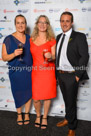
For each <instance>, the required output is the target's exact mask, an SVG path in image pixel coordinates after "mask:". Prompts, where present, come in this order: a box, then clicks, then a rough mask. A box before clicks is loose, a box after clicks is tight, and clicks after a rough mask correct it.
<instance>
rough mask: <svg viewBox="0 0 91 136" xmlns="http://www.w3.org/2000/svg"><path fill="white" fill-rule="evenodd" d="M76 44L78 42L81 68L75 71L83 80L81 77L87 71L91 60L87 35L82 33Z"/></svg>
mask: <svg viewBox="0 0 91 136" xmlns="http://www.w3.org/2000/svg"><path fill="white" fill-rule="evenodd" d="M76 42H77V48H78V52H79V67H78V68H76V69H75V71H76V76H78V77H79V78H81V76H82V75H83V74H84V72H85V71H86V66H87V63H88V59H89V54H88V43H87V40H86V36H85V34H82V33H81V34H79V35H78V36H77V40H76Z"/></svg>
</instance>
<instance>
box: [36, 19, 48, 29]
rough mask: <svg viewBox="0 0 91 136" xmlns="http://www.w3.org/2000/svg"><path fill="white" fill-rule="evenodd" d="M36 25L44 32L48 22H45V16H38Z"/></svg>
mask: <svg viewBox="0 0 91 136" xmlns="http://www.w3.org/2000/svg"><path fill="white" fill-rule="evenodd" d="M37 27H38V30H39V31H40V32H46V30H47V27H48V23H47V22H46V18H45V17H40V19H39V21H38V24H37Z"/></svg>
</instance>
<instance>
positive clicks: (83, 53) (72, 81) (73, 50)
mask: <svg viewBox="0 0 91 136" xmlns="http://www.w3.org/2000/svg"><path fill="white" fill-rule="evenodd" d="M60 24H61V28H62V31H63V33H61V34H59V35H58V36H57V39H56V40H57V46H56V76H57V79H58V82H59V85H60V89H61V92H62V95H63V99H64V102H65V113H66V115H65V119H64V120H63V121H61V122H59V123H57V127H62V126H65V125H68V127H69V131H68V136H75V129H76V127H77V109H76V99H77V92H78V85H79V81H80V80H86V79H89V78H88V75H87V72H86V66H87V63H88V59H89V54H88V44H87V41H86V36H85V34H83V33H80V32H75V31H74V30H72V25H73V15H72V13H70V12H63V13H62V15H61V17H60Z"/></svg>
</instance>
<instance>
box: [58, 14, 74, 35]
mask: <svg viewBox="0 0 91 136" xmlns="http://www.w3.org/2000/svg"><path fill="white" fill-rule="evenodd" d="M60 25H61V28H62V30H63V32H64V33H65V32H67V31H69V30H70V29H71V28H72V25H73V22H72V20H71V16H70V15H66V14H65V15H62V16H61V20H60Z"/></svg>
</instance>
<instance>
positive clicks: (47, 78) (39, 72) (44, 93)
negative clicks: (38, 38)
mask: <svg viewBox="0 0 91 136" xmlns="http://www.w3.org/2000/svg"><path fill="white" fill-rule="evenodd" d="M55 44H56V41H55V40H51V41H48V42H46V43H44V44H42V45H40V46H37V45H36V44H35V43H34V42H33V41H32V38H30V51H31V54H32V58H33V68H32V98H33V99H35V100H44V99H51V98H55V97H56V78H55V64H54V63H53V62H48V64H45V63H44V57H43V50H44V49H47V50H48V51H49V52H51V47H52V46H54V45H55Z"/></svg>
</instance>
